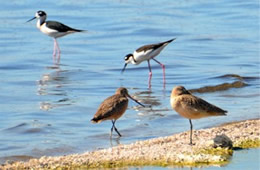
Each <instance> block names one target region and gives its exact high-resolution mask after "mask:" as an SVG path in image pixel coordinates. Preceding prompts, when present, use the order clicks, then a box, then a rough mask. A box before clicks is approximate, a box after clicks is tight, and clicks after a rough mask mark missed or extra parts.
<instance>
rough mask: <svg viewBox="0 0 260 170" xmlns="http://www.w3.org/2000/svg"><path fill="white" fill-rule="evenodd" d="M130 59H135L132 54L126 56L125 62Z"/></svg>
mask: <svg viewBox="0 0 260 170" xmlns="http://www.w3.org/2000/svg"><path fill="white" fill-rule="evenodd" d="M130 57H133V55H132V54H127V55H126V56H125V61H127V60H129V58H130Z"/></svg>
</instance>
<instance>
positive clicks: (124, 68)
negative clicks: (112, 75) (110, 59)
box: [121, 63, 127, 73]
mask: <svg viewBox="0 0 260 170" xmlns="http://www.w3.org/2000/svg"><path fill="white" fill-rule="evenodd" d="M126 66H127V63H125V65H124V68H123V69H122V71H121V73H123V72H124V71H125V68H126Z"/></svg>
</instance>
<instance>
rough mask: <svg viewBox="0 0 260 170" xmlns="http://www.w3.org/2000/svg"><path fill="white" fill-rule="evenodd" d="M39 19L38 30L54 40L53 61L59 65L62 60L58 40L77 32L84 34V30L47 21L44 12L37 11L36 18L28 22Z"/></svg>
mask: <svg viewBox="0 0 260 170" xmlns="http://www.w3.org/2000/svg"><path fill="white" fill-rule="evenodd" d="M36 18H37V19H38V21H37V24H36V26H37V28H38V29H39V30H40V31H41V32H42V33H44V34H46V35H48V36H50V37H53V38H54V49H53V59H54V61H56V62H57V63H59V60H60V52H61V51H60V48H59V45H58V42H57V40H56V39H57V38H59V37H63V36H65V35H68V34H71V33H75V32H83V31H84V30H79V29H74V28H71V27H69V26H67V25H64V24H62V23H60V22H57V21H46V18H47V14H46V13H45V12H44V11H37V12H36V13H35V17H33V18H32V19H30V20H28V21H27V22H30V21H32V20H34V19H36ZM56 51H57V53H58V59H57V60H56Z"/></svg>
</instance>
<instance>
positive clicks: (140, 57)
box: [132, 48, 163, 65]
mask: <svg viewBox="0 0 260 170" xmlns="http://www.w3.org/2000/svg"><path fill="white" fill-rule="evenodd" d="M162 49H163V48H158V49H156V50H147V51H141V52H136V51H135V52H134V58H135V61H136V62H132V63H133V64H136V65H137V64H140V63H141V62H143V61H146V60H150V59H152V58H154V57H155V56H157V55H158V54H159V53H160V52H161V50H162Z"/></svg>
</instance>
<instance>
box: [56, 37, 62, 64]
mask: <svg viewBox="0 0 260 170" xmlns="http://www.w3.org/2000/svg"><path fill="white" fill-rule="evenodd" d="M54 41H55V44H56V48H57V52H58V58H57V64H59V63H60V53H61V52H60V47H59V44H58V42H57V40H56V38H55V39H54Z"/></svg>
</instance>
